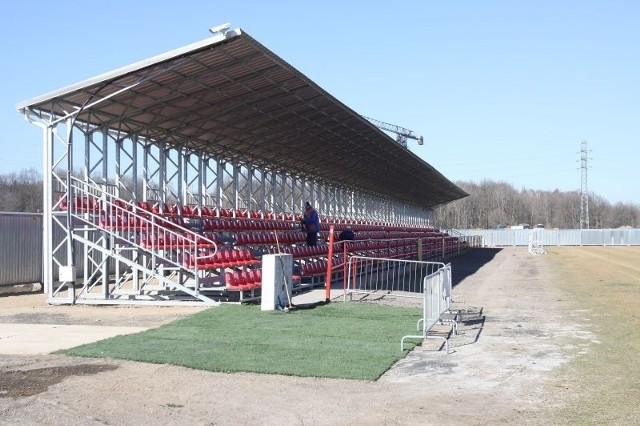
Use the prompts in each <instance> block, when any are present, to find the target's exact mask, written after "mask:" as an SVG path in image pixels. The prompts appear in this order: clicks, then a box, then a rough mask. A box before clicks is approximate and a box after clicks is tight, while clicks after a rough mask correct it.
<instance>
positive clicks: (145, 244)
mask: <svg viewBox="0 0 640 426" xmlns="http://www.w3.org/2000/svg"><path fill="white" fill-rule="evenodd" d="M216 244H218V236H217V235H216V234H213V233H209V234H205V235H202V236H200V235H194V234H181V233H175V232H159V233H156V234H154V233H143V234H141V236H140V246H141V247H142V248H145V249H149V250H179V249H182V250H184V249H196V248H198V249H203V248H213V247H215V245H216Z"/></svg>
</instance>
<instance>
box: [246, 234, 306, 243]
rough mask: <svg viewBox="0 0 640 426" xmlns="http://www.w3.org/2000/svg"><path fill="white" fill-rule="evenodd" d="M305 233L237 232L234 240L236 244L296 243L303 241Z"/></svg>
mask: <svg viewBox="0 0 640 426" xmlns="http://www.w3.org/2000/svg"><path fill="white" fill-rule="evenodd" d="M305 238H306V235H305V234H304V233H302V232H299V231H284V232H278V233H277V234H274V233H273V232H255V233H237V234H235V240H236V244H237V245H248V246H255V245H265V244H266V245H275V244H283V245H286V244H297V243H301V242H303V241H305Z"/></svg>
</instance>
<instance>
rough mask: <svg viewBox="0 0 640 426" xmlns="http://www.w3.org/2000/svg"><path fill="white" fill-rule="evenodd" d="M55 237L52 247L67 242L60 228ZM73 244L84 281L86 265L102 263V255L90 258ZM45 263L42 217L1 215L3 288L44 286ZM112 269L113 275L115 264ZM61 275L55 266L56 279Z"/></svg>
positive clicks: (0, 241)
mask: <svg viewBox="0 0 640 426" xmlns="http://www.w3.org/2000/svg"><path fill="white" fill-rule="evenodd" d="M61 220H64V218H63V219H61ZM52 237H53V238H52V240H53V241H52V243H53V245H54V246H56V245H58V244H60V243H61V242H62V241H63V240H64V238H65V235H64V232H63V230H62V229H61V228H59V227H56V228H54V230H53V236H52ZM73 244H74V257H75V261H74V263H75V265H77V266H76V267H77V276H78V277H79V278H82V277H84V270H85V264H87V265H90V264H91V262H93V263H94V264H97V263H99V262H100V259H99V258H98V255H99V253H92V254H91V255H89V256H87V254H86V253H85V252H84V251H83V250H82V246H81V244H80V243H79V242H77V241H76V242H74V243H73ZM43 259H44V258H43V251H42V214H41V213H12V212H0V286H11V285H17V284H32V283H43V281H44V266H45V265H44V263H43ZM87 262H89V263H87ZM89 267H90V266H89ZM108 268H109V271H110V272H113V271H114V270H115V263H114V262H110V263H109V265H108ZM58 272H59V271H58V267H57V265H56V264H54V265H53V276H54V277H57V276H58Z"/></svg>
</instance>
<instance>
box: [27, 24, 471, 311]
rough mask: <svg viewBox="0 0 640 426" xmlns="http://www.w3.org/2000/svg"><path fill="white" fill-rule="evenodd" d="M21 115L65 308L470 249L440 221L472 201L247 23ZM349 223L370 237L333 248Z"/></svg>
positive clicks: (47, 281)
mask: <svg viewBox="0 0 640 426" xmlns="http://www.w3.org/2000/svg"><path fill="white" fill-rule="evenodd" d="M17 108H18V110H19V112H20V113H22V114H23V115H24V116H25V117H26V118H27V119H28V120H29V121H30V122H31V123H33V124H34V125H36V126H38V127H40V128H41V129H42V131H43V136H42V141H44V143H43V147H44V153H43V155H44V164H46V166H45V170H44V171H43V176H44V199H45V209H44V212H43V228H44V231H43V245H44V247H43V252H44V259H45V270H44V274H43V275H44V277H43V279H44V285H45V289H46V291H47V292H48V295H49V302H50V303H94V304H118V303H121V304H124V303H128V304H131V303H135V304H144V303H154V304H176V303H194V302H195V303H205V304H211V305H215V304H218V303H220V302H244V301H249V300H255V299H257V298H259V297H260V287H261V279H262V277H261V261H260V258H261V256H262V255H264V254H269V253H275V252H283V253H289V254H291V255H292V256H293V260H294V274H295V275H296V287H297V288H298V289H304V288H308V287H313V286H316V285H321V284H322V283H324V282H327V283H330V282H331V281H332V280H336V279H340V265H342V264H344V263H345V262H346V259H347V258H348V257H349V256H351V255H355V254H357V255H360V256H362V255H370V256H377V257H384V258H398V259H425V260H426V259H432V258H438V259H442V258H443V257H446V256H449V255H452V254H453V253H456V252H458V251H460V250H464V249H465V248H467V247H468V242H467V241H465V240H464V239H463V238H460V237H457V236H453V235H449V234H447V233H446V232H442V231H440V230H438V229H435V228H433V227H432V226H431V223H430V218H431V210H432V209H433V208H434V207H436V206H438V205H441V204H444V203H447V202H450V201H453V200H456V199H459V198H462V197H464V196H466V195H467V194H466V193H465V192H464V191H462V190H461V189H460V188H458V187H457V186H456V185H454V184H453V183H452V182H450V181H449V180H448V179H446V178H445V177H444V176H443V175H442V174H440V173H439V172H438V171H437V170H435V169H434V168H433V167H432V166H430V165H429V164H427V163H426V162H424V161H423V160H422V159H420V158H419V157H417V156H416V155H415V154H413V153H411V151H409V150H408V149H406V148H405V147H402V146H401V145H400V144H398V143H396V141H394V140H393V139H392V138H390V137H389V136H388V135H387V134H385V133H383V132H382V131H381V130H380V129H378V128H377V127H376V126H375V125H373V124H372V123H371V122H370V121H368V120H367V119H365V118H364V117H362V116H361V115H360V114H358V113H356V112H355V111H353V110H351V109H350V108H348V107H347V106H346V105H344V104H343V103H341V102H340V101H338V100H337V99H336V98H334V97H333V96H331V95H330V94H329V93H327V92H326V91H324V90H323V89H322V88H320V87H319V86H318V85H317V84H315V83H314V82H313V81H311V80H310V79H309V78H308V77H306V76H304V75H303V74H302V73H300V72H299V71H297V70H296V69H295V68H294V67H292V66H291V65H290V64H288V63H286V62H285V61H284V60H282V59H281V58H279V57H278V56H277V55H275V54H274V53H273V52H271V51H269V50H268V49H267V48H266V47H264V46H262V45H261V44H260V43H259V42H257V41H256V40H255V39H253V38H252V37H251V36H249V35H248V34H247V33H245V32H244V31H243V30H241V29H234V30H225V31H223V32H219V33H216V34H214V35H213V36H212V37H210V38H207V39H205V40H203V41H200V42H196V43H193V44H191V45H188V46H185V47H183V48H179V49H176V50H173V51H170V52H167V53H164V54H161V55H158V56H155V57H153V58H150V59H147V60H143V61H141V62H137V63H134V64H132V65H129V66H126V67H123V68H120V69H117V70H114V71H112V72H108V73H105V74H102V75H99V76H96V77H94V78H91V79H88V80H86V81H83V82H80V83H77V84H73V85H71V86H68V87H66V88H63V89H60V90H57V91H54V92H51V93H48V94H45V95H42V96H39V97H37V98H34V99H31V100H28V101H25V102H22V103H20V104H18V106H17ZM309 147H313V153H310V152H309V149H308V148H309ZM354 158H357V161H355V162H354V160H353V159H354ZM307 200H309V201H311V202H312V203H313V204H314V205H315V206H316V207H317V208H318V210H319V212H320V215H321V221H322V231H321V240H322V241H321V243H320V244H319V245H318V246H316V247H307V246H305V245H304V233H302V232H301V231H300V229H299V220H300V214H301V213H300V212H301V211H302V206H303V205H304V202H305V201H307ZM346 226H352V227H353V229H354V231H355V232H356V239H355V240H354V241H350V242H339V243H338V242H335V243H334V242H333V239H332V238H331V236H332V232H333V231H340V230H342V229H343V228H346ZM332 266H333V267H332ZM327 278H328V279H327Z"/></svg>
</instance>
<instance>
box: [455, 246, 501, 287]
mask: <svg viewBox="0 0 640 426" xmlns="http://www.w3.org/2000/svg"><path fill="white" fill-rule="evenodd" d="M500 250H502V249H501V248H478V249H473V250H470V251H469V252H467V253H465V254H463V255H461V256H458V257H456V258H454V259H453V260H451V275H452V276H451V285H452V286H453V287H455V286H456V285H458V284H459V283H460V282H461V281H462V280H464V279H465V278H467V277H468V276H471V275H473V274H475V273H476V272H477V271H478V269H480V268H482V267H483V266H484V265H486V264H487V263H489V262H491V261H492V260H493V258H494V257H496V255H497V254H498V253H499V252H500Z"/></svg>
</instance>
